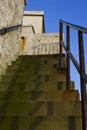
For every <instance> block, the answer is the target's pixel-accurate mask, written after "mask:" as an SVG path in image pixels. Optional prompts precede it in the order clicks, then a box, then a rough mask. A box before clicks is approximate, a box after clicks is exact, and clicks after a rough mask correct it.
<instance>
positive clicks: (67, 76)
mask: <svg viewBox="0 0 87 130" xmlns="http://www.w3.org/2000/svg"><path fill="white" fill-rule="evenodd" d="M66 44H67V51H70V28H69V27H68V26H66ZM66 65H67V70H66V90H70V58H69V55H68V53H67V59H66Z"/></svg>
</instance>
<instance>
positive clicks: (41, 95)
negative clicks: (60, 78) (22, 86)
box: [0, 90, 79, 102]
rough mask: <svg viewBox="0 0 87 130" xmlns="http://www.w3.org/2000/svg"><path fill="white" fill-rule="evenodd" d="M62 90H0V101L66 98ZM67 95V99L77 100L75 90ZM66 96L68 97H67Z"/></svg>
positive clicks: (77, 94) (77, 96)
mask: <svg viewBox="0 0 87 130" xmlns="http://www.w3.org/2000/svg"><path fill="white" fill-rule="evenodd" d="M63 94H64V91H63V90H60V91H35V90H32V91H28V92H23V91H22V92H21V91H20V92H16V91H15V92H14V91H7V92H0V101H3V102H4V101H5V102H29V101H30V100H32V101H62V100H64V98H66V95H64V96H63ZM68 96H69V97H70V98H69V101H70V100H71V101H73V100H74V101H77V100H79V93H78V91H76V90H73V91H71V92H70V93H69V94H68ZM67 98H68V97H67Z"/></svg>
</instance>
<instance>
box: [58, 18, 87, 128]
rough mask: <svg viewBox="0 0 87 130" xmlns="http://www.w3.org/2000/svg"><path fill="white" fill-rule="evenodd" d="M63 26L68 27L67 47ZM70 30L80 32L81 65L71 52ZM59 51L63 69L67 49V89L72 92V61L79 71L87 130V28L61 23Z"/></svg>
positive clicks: (62, 21)
mask: <svg viewBox="0 0 87 130" xmlns="http://www.w3.org/2000/svg"><path fill="white" fill-rule="evenodd" d="M63 26H66V45H65V44H64V42H63V37H62V35H63ZM70 28H73V29H74V30H76V31H77V32H78V46H79V63H78V61H77V60H76V58H75V57H74V56H73V54H72V53H71V51H70ZM59 32H60V36H59V42H60V46H59V50H60V57H59V68H60V69H61V65H62V64H61V63H62V48H64V49H65V52H66V54H67V55H66V65H67V68H66V69H67V70H66V89H67V90H70V60H71V61H72V62H73V64H74V66H75V67H76V69H77V71H78V72H79V75H80V85H81V99H82V126H83V127H82V128H83V130H86V128H87V123H86V122H87V121H86V120H87V119H86V84H87V74H86V72H85V58H84V43H83V34H84V33H85V34H87V28H84V27H81V26H78V25H74V24H71V23H68V22H66V21H64V20H61V19H60V21H59Z"/></svg>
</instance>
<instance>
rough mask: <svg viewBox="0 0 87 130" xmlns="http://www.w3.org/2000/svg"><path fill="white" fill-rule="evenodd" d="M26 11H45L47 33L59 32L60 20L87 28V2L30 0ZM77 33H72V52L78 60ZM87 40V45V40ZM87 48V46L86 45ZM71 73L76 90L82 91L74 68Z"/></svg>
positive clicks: (77, 0) (80, 0)
mask: <svg viewBox="0 0 87 130" xmlns="http://www.w3.org/2000/svg"><path fill="white" fill-rule="evenodd" d="M25 10H29V11H33V10H34V11H44V15H45V30H46V32H47V33H51V32H59V25H58V23H59V19H63V20H65V21H68V22H70V23H73V24H77V25H80V26H84V27H87V0H28V5H27V6H26V7H25ZM75 33H76V32H72V37H71V44H72V45H73V46H71V50H72V51H73V54H74V56H75V57H77V59H78V56H77V55H78V48H77V46H76V44H78V43H77V42H76V41H77V39H76V36H75V35H74V34H75ZM86 37H87V36H86ZM85 39H86V40H85V42H86V44H87V38H85ZM85 48H87V45H85ZM85 50H86V49H85ZM86 51H87V50H86ZM86 59H87V54H86ZM71 72H72V76H71V78H72V79H73V80H76V82H75V84H76V88H77V89H79V91H80V87H79V86H80V85H79V76H78V75H77V73H76V72H77V71H76V70H75V69H74V68H73V66H72V68H71Z"/></svg>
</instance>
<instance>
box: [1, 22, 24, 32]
mask: <svg viewBox="0 0 87 130" xmlns="http://www.w3.org/2000/svg"><path fill="white" fill-rule="evenodd" d="M21 26H22V24H18V25H15V26H10V27H7V28H3V29H0V35H4V34H6V33H8V32H11V31H14V30H17V29H18V28H19V27H21Z"/></svg>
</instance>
